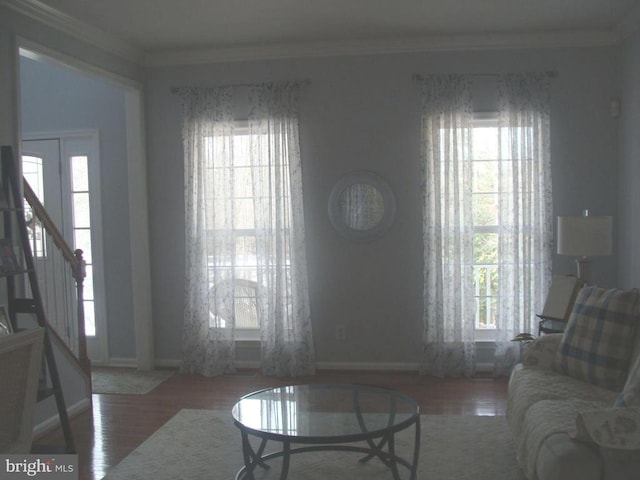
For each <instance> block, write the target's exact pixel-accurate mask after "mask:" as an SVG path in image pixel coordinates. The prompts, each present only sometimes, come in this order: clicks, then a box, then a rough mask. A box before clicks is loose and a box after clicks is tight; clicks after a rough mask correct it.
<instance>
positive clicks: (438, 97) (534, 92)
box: [421, 74, 553, 376]
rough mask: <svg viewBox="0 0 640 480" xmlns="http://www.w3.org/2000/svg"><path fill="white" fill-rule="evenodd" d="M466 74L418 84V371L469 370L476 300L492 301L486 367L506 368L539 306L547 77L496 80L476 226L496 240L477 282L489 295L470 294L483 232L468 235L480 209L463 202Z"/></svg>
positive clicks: (546, 265) (545, 254)
mask: <svg viewBox="0 0 640 480" xmlns="http://www.w3.org/2000/svg"><path fill="white" fill-rule="evenodd" d="M471 78H472V77H467V76H460V75H450V76H431V77H427V78H425V79H424V80H423V81H422V85H421V87H422V96H423V104H422V107H423V114H422V132H423V143H422V164H423V174H424V187H423V195H424V199H423V236H424V305H425V306H424V332H423V344H424V354H423V358H422V366H421V370H422V373H427V374H433V375H438V376H459V375H465V376H470V375H472V374H473V373H474V371H475V369H476V355H475V353H476V348H475V345H476V337H477V335H476V333H477V332H478V328H479V322H478V318H477V317H478V313H477V311H479V310H478V303H479V302H481V301H486V302H490V301H495V305H496V314H495V316H494V317H493V321H495V324H494V325H493V327H495V340H496V350H495V362H494V373H495V374H496V375H503V374H506V373H508V371H509V369H510V368H511V366H512V365H513V364H514V363H515V361H517V359H518V355H517V353H518V351H517V345H515V344H514V343H512V342H510V339H511V338H513V336H515V335H516V334H517V333H521V332H532V331H535V330H534V329H535V316H534V314H535V312H537V311H539V309H540V308H541V306H542V303H543V301H544V295H545V293H546V290H547V288H548V285H549V282H550V277H551V274H550V272H551V268H550V267H551V245H552V234H553V228H552V224H551V219H552V216H551V215H552V197H551V173H550V154H549V98H548V85H547V76H546V75H544V74H515V75H504V76H500V77H499V78H498V96H499V114H498V116H499V118H498V124H497V127H496V128H494V129H493V131H495V135H496V136H497V137H498V138H497V139H495V143H496V145H497V155H498V159H497V162H496V166H495V168H496V173H495V178H494V179H493V180H492V181H491V182H490V183H491V184H492V185H493V187H492V192H491V195H492V196H493V197H494V198H496V199H497V201H496V202H495V204H494V205H493V206H492V207H491V210H490V213H491V215H490V216H491V218H495V223H496V225H487V223H486V222H485V223H483V224H482V228H484V229H485V230H487V231H491V232H494V233H495V237H496V238H497V240H496V243H497V248H496V252H495V253H496V254H495V258H496V260H495V262H496V263H497V265H496V267H492V268H497V275H496V277H495V278H494V280H492V281H490V280H488V279H485V280H484V281H485V285H486V284H488V283H491V284H492V286H493V282H495V284H497V299H491V298H488V299H484V300H483V299H482V298H480V297H479V296H478V288H479V287H478V284H477V283H478V282H479V281H480V280H478V278H479V276H478V274H477V272H476V273H475V274H474V263H476V262H477V260H476V258H475V257H474V249H475V248H479V249H482V248H486V245H482V243H483V242H486V241H487V236H486V235H484V236H482V235H476V228H475V226H474V221H476V220H477V218H478V214H479V213H486V211H484V212H480V211H478V212H474V208H478V206H479V204H478V203H477V202H475V201H474V199H473V195H474V187H473V182H474V175H476V173H475V172H476V170H475V167H474V166H473V162H474V159H475V157H474V155H475V154H476V152H474V141H473V138H474V124H473V109H472V104H471V95H470V87H471ZM475 181H477V178H476V179H475ZM489 223H493V222H489ZM474 235H476V236H475V238H474ZM492 261H493V260H492ZM478 263H479V262H478ZM487 271H488V270H487ZM474 275H475V283H474ZM487 275H488V274H487ZM474 297H476V298H474ZM490 321H491V319H489V318H487V319H486V322H487V323H490Z"/></svg>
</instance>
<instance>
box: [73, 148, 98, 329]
mask: <svg viewBox="0 0 640 480" xmlns="http://www.w3.org/2000/svg"><path fill="white" fill-rule="evenodd" d="M70 161H71V207H72V210H73V244H74V247H75V248H76V249H78V248H79V249H81V250H82V256H83V259H84V261H85V263H86V277H85V279H84V289H83V297H84V301H83V305H84V329H85V334H86V335H87V336H90V337H93V336H95V335H96V317H95V299H94V290H93V252H92V248H91V213H90V212H91V209H90V203H89V159H88V157H87V156H86V155H77V156H72V157H71V159H70Z"/></svg>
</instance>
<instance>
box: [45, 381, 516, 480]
mask: <svg viewBox="0 0 640 480" xmlns="http://www.w3.org/2000/svg"><path fill="white" fill-rule="evenodd" d="M305 383H364V384H375V385H380V386H384V387H388V388H394V389H396V390H399V391H401V392H403V393H406V394H407V395H410V396H412V397H413V398H415V399H416V401H417V402H418V404H419V405H420V411H421V412H422V413H424V414H432V415H444V414H451V415H504V414H505V412H506V397H507V380H506V379H498V380H494V379H492V378H477V379H437V378H432V377H421V376H418V375H417V374H416V373H410V372H398V373H391V372H384V373H381V372H345V371H340V372H333V371H332V372H329V371H321V372H318V374H317V375H315V376H313V377H298V378H293V379H291V378H272V377H263V376H261V375H260V374H256V373H254V372H241V373H239V374H237V375H234V376H222V377H216V378H204V377H198V376H193V375H179V374H176V375H173V376H172V377H171V378H169V380H167V381H166V382H164V383H162V384H161V385H159V386H158V387H157V388H155V389H154V390H152V391H151V392H150V393H148V394H146V395H106V394H94V395H93V407H92V409H91V410H87V411H85V412H82V413H80V414H78V415H77V416H76V417H74V418H73V419H72V421H71V424H72V430H73V434H74V440H75V443H76V449H77V453H78V461H79V479H80V480H99V479H102V478H103V477H104V476H105V475H106V474H107V472H108V471H109V470H110V469H112V468H113V467H114V466H116V465H117V464H118V463H119V462H120V461H121V460H122V459H123V458H125V457H126V456H127V455H129V454H130V453H131V452H132V451H133V450H135V449H136V448H137V447H138V446H139V445H140V444H141V443H142V442H143V441H144V440H146V439H147V438H148V437H149V436H150V435H151V434H152V433H153V432H155V431H156V430H157V429H158V428H160V427H161V426H162V425H163V424H164V423H165V422H167V421H168V420H169V419H170V418H171V417H173V416H174V415H175V414H176V413H178V412H179V411H180V410H181V409H183V408H196V409H212V410H231V408H232V406H233V404H234V403H235V402H236V401H237V400H238V398H240V397H241V396H243V395H246V394H247V393H250V392H253V391H255V390H260V389H262V388H267V387H274V386H280V385H286V384H305ZM35 444H36V445H64V441H63V439H62V435H61V433H60V431H59V430H56V431H54V432H51V433H50V434H48V435H46V436H44V437H42V438H39V439H37V440H36V441H35Z"/></svg>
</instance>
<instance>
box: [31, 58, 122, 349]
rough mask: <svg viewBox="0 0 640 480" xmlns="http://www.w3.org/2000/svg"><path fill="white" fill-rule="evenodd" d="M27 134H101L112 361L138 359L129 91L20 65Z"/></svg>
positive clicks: (71, 73)
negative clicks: (127, 118) (129, 173)
mask: <svg viewBox="0 0 640 480" xmlns="http://www.w3.org/2000/svg"><path fill="white" fill-rule="evenodd" d="M20 89H21V96H20V98H21V115H22V132H23V134H37V133H42V132H46V133H48V132H70V131H79V130H98V132H99V136H100V177H101V186H102V188H101V190H102V220H103V229H102V239H103V248H104V257H105V262H104V265H105V272H104V275H105V284H106V313H107V319H108V322H109V325H108V333H109V353H110V355H111V357H116V358H118V357H120V358H135V338H134V325H133V313H132V311H133V310H132V309H133V298H132V294H131V289H132V285H131V268H130V264H131V253H130V248H129V205H128V183H127V181H126V175H127V151H126V141H127V133H126V131H125V101H124V90H123V89H122V88H121V87H118V86H115V85H112V84H110V83H107V82H106V81H104V80H100V79H97V78H94V77H91V76H88V75H85V74H81V73H78V72H77V71H75V70H72V69H70V68H66V67H62V66H58V65H55V64H51V63H42V62H36V61H33V60H30V59H28V58H25V57H21V59H20Z"/></svg>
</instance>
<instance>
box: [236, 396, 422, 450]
mask: <svg viewBox="0 0 640 480" xmlns="http://www.w3.org/2000/svg"><path fill="white" fill-rule="evenodd" d="M232 414H233V419H234V421H235V423H236V424H237V425H238V426H239V427H241V428H243V429H246V430H249V431H253V432H256V433H259V434H260V436H262V437H271V438H289V439H294V438H295V439H296V440H298V441H305V440H308V441H339V440H342V441H356V440H358V439H361V438H370V437H371V436H372V435H373V434H375V433H376V432H378V433H380V432H389V431H399V430H402V429H404V428H407V426H409V425H410V424H412V423H414V422H415V420H416V417H417V416H418V415H419V408H418V405H417V404H416V402H415V400H413V399H412V398H411V397H408V396H406V395H404V394H402V393H399V392H396V391H394V390H388V389H385V388H380V387H374V386H365V385H295V386H286V387H278V388H269V389H266V390H261V391H258V392H254V393H251V394H249V395H246V396H245V397H243V398H241V399H240V400H239V401H238V402H237V403H236V404H235V406H234V407H233V410H232Z"/></svg>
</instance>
